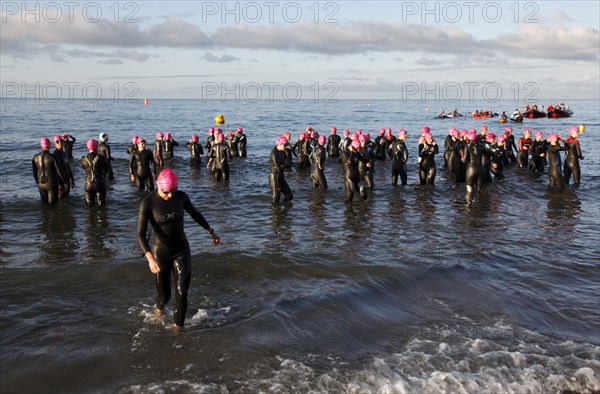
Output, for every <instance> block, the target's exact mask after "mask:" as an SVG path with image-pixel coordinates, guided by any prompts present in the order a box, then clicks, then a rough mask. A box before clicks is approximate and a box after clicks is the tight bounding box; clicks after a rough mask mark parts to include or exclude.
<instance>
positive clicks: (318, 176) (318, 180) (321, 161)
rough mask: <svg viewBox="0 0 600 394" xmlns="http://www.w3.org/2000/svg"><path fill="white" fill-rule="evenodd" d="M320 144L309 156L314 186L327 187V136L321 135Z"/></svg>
mask: <svg viewBox="0 0 600 394" xmlns="http://www.w3.org/2000/svg"><path fill="white" fill-rule="evenodd" d="M317 142H318V144H317V146H316V147H315V149H314V150H313V151H312V153H311V154H310V156H309V159H310V167H311V174H310V177H311V179H312V185H313V187H320V188H322V189H327V179H325V172H324V169H325V158H326V157H327V153H326V151H325V136H324V135H321V136H319V139H318V141H317Z"/></svg>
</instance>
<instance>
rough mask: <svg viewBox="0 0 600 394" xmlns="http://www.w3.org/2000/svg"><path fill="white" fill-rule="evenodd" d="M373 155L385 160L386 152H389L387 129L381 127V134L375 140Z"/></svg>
mask: <svg viewBox="0 0 600 394" xmlns="http://www.w3.org/2000/svg"><path fill="white" fill-rule="evenodd" d="M373 145H374V146H373V155H374V156H375V159H377V160H385V152H387V148H388V144H387V140H386V139H385V129H384V128H382V129H379V134H378V135H377V137H376V138H375V141H373Z"/></svg>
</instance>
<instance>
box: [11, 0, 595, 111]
mask: <svg viewBox="0 0 600 394" xmlns="http://www.w3.org/2000/svg"><path fill="white" fill-rule="evenodd" d="M599 4H600V2H598V1H569V2H566V1H456V2H454V1H446V2H440V1H375V2H370V1H369V2H366V1H321V2H317V1H306V2H304V1H268V0H267V1H249V2H237V1H230V2H227V1H183V2H166V1H121V2H118V1H108V2H101V1H89V2H88V1H64V2H63V1H55V2H29V3H26V2H21V1H2V2H1V16H2V21H1V24H0V45H1V46H0V52H1V53H0V74H1V77H0V78H1V82H2V92H1V93H2V94H1V96H2V97H3V98H7V97H11V98H21V99H23V98H25V99H29V100H31V99H34V98H35V99H41V100H46V101H52V100H66V99H73V98H85V99H88V100H93V99H97V98H109V99H117V100H123V99H128V98H133V99H143V98H193V99H202V100H209V99H220V100H237V101H248V102H252V101H256V100H261V99H262V100H278V99H284V100H291V101H293V100H298V99H310V100H327V99H401V100H422V101H443V100H450V101H452V100H459V99H462V100H466V99H486V100H490V101H493V100H500V99H506V100H515V101H521V102H525V101H535V100H537V99H550V100H557V101H564V100H568V99H600V81H599V78H600V77H599V75H600V36H599V32H598V31H599V30H600V26H599V25H600V16H599V15H600V6H599Z"/></svg>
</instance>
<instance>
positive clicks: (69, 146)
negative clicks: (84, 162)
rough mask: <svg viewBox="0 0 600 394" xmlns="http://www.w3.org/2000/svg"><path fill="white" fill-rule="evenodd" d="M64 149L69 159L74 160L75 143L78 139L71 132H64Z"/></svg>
mask: <svg viewBox="0 0 600 394" xmlns="http://www.w3.org/2000/svg"><path fill="white" fill-rule="evenodd" d="M62 138H63V150H64V151H65V153H66V154H67V158H68V159H69V160H73V145H74V144H75V141H77V139H76V138H75V137H73V136H72V135H71V134H63V136H62Z"/></svg>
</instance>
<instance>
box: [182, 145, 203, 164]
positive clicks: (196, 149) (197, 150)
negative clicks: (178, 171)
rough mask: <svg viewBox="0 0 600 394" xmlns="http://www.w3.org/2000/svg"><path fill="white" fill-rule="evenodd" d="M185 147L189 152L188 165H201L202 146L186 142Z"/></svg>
mask: <svg viewBox="0 0 600 394" xmlns="http://www.w3.org/2000/svg"><path fill="white" fill-rule="evenodd" d="M185 147H186V148H188V150H189V151H190V163H191V164H192V165H200V163H202V155H203V154H204V149H202V145H200V144H199V143H198V141H188V142H186V143H185Z"/></svg>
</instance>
